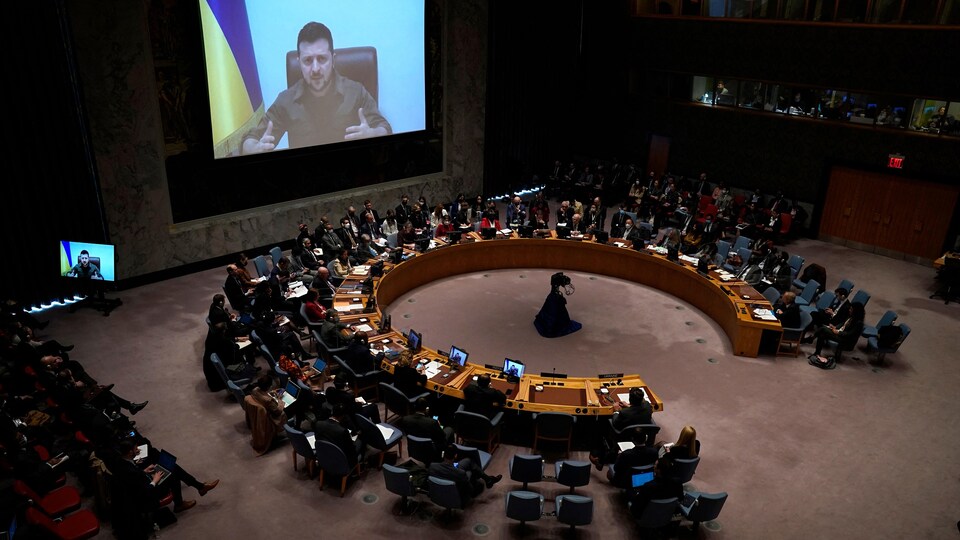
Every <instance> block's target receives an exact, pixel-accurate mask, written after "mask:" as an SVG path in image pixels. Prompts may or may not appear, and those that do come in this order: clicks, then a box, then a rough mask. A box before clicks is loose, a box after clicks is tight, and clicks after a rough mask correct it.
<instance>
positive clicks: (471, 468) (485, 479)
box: [427, 445, 503, 503]
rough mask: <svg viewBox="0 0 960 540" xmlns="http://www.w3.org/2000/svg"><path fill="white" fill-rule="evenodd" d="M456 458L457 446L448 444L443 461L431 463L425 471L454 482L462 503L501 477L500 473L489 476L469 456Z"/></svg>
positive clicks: (491, 485)
mask: <svg viewBox="0 0 960 540" xmlns="http://www.w3.org/2000/svg"><path fill="white" fill-rule="evenodd" d="M456 458H457V447H456V446H453V445H450V446H448V447H446V449H445V450H444V451H443V461H438V462H435V463H431V464H430V466H429V467H427V472H428V473H430V476H436V477H437V478H442V479H444V480H451V481H453V482H454V483H456V485H457V491H459V492H460V498H461V499H462V500H463V501H464V503H466V502H469V501H470V500H472V499H473V498H474V497H476V496H477V495H479V494H481V493H483V489H484V487H486V488H487V489H490V488H492V487H493V485H494V484H496V483H497V482H499V481H500V480H502V479H503V475H502V474H498V475H496V476H490V475H488V474H486V473H484V472H483V469H481V468H480V465H479V464H478V463H474V462H473V460H472V459H470V458H463V459H461V460H460V461H456Z"/></svg>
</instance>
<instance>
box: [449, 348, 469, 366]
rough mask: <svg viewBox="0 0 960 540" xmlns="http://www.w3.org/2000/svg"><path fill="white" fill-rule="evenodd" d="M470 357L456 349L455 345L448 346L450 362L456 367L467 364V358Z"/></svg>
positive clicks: (465, 352)
mask: <svg viewBox="0 0 960 540" xmlns="http://www.w3.org/2000/svg"><path fill="white" fill-rule="evenodd" d="M468 356H470V353H468V352H467V351H465V350H463V349H461V348H459V347H457V346H456V345H452V346H450V361H451V362H453V363H454V364H457V365H458V366H464V365H466V364H467V357H468Z"/></svg>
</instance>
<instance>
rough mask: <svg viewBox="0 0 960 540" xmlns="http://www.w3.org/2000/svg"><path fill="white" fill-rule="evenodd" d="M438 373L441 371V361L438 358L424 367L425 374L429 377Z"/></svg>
mask: <svg viewBox="0 0 960 540" xmlns="http://www.w3.org/2000/svg"><path fill="white" fill-rule="evenodd" d="M438 373H440V362H437V361H436V360H434V361H432V362H430V363H428V364H427V367H426V368H424V374H426V376H427V378H428V379H432V378H434V377H435V376H436V375H437V374H438Z"/></svg>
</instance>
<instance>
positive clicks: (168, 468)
mask: <svg viewBox="0 0 960 540" xmlns="http://www.w3.org/2000/svg"><path fill="white" fill-rule="evenodd" d="M176 466H177V456H175V455H173V454H171V453H170V452H167V451H166V450H164V449H162V448H161V449H160V457H159V458H158V459H157V464H156V466H155V467H154V469H153V472H159V473H161V476H160V480H158V481H157V485H158V486H159V485H160V484H162V483H163V482H164V480H166V479H167V478H170V476H172V475H173V469H174V467H176Z"/></svg>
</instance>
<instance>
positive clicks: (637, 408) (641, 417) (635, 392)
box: [613, 388, 653, 429]
mask: <svg viewBox="0 0 960 540" xmlns="http://www.w3.org/2000/svg"><path fill="white" fill-rule="evenodd" d="M629 395H630V403H629V404H628V405H627V406H626V407H624V406H623V404H622V403H621V402H619V401H618V402H617V403H614V404H613V427H614V428H616V429H623V428H625V427H627V426H633V425H636V424H652V423H653V406H652V405H650V402H649V401H647V400H646V399H645V396H644V393H643V389H641V388H631V389H630V394H629Z"/></svg>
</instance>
